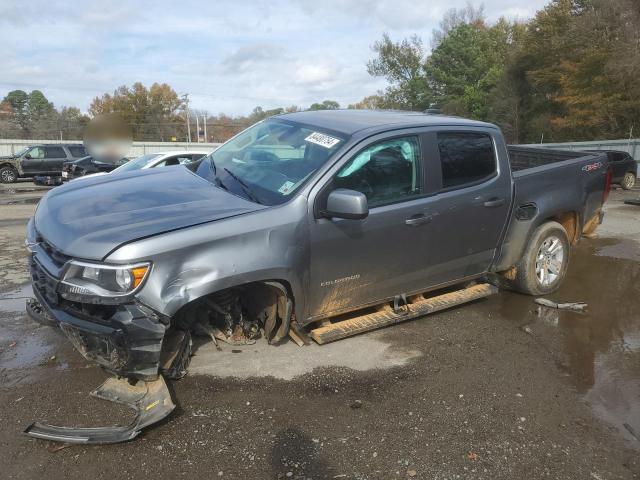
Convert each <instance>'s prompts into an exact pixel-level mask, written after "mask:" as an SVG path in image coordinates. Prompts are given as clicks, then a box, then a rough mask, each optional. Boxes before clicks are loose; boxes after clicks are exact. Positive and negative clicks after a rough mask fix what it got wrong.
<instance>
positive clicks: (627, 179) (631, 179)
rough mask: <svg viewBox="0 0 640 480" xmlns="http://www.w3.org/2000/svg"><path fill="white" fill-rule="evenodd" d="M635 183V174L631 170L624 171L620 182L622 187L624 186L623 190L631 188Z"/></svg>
mask: <svg viewBox="0 0 640 480" xmlns="http://www.w3.org/2000/svg"><path fill="white" fill-rule="evenodd" d="M635 184H636V176H635V175H634V174H633V173H631V172H627V173H625V174H624V178H623V179H622V182H621V185H622V188H624V189H625V190H631V189H632V188H633V186H634V185H635Z"/></svg>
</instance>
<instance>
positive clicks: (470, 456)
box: [467, 452, 478, 462]
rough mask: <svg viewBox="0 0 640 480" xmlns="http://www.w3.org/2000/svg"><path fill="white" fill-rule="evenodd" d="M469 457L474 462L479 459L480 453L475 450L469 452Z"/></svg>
mask: <svg viewBox="0 0 640 480" xmlns="http://www.w3.org/2000/svg"><path fill="white" fill-rule="evenodd" d="M467 458H468V459H469V460H471V461H472V462H473V461H475V460H477V459H478V454H477V453H475V452H469V453H468V454H467Z"/></svg>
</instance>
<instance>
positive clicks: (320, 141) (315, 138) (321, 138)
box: [304, 132, 340, 148]
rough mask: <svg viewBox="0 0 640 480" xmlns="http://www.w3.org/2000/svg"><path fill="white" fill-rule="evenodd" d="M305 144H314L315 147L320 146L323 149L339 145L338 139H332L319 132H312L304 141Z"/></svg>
mask: <svg viewBox="0 0 640 480" xmlns="http://www.w3.org/2000/svg"><path fill="white" fill-rule="evenodd" d="M304 140H305V142H310V143H315V144H316V145H320V146H321V147H324V148H331V147H333V146H335V145H337V144H338V143H340V139H339V138H335V137H332V136H330V135H325V134H324V133H320V132H313V133H312V134H311V135H309V136H308V137H307V138H305V139H304Z"/></svg>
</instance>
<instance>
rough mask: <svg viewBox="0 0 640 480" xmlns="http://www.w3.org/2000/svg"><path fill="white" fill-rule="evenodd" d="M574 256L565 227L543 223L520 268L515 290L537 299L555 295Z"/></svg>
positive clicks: (534, 235)
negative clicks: (571, 256)
mask: <svg viewBox="0 0 640 480" xmlns="http://www.w3.org/2000/svg"><path fill="white" fill-rule="evenodd" d="M570 253H571V244H570V243H569V237H568V235H567V231H566V230H565V229H564V227H563V226H562V225H560V224H559V223H557V222H547V223H543V224H542V225H540V226H539V227H538V228H537V229H536V230H535V231H534V232H533V235H531V238H530V239H529V244H528V245H527V248H526V249H525V251H524V254H523V256H522V259H521V260H520V262H519V263H518V265H516V268H517V273H516V278H515V280H514V283H515V285H514V287H515V289H516V290H518V291H519V292H522V293H526V294H528V295H536V296H537V295H547V294H549V293H552V292H555V291H556V290H557V289H558V288H559V287H560V285H561V284H562V281H563V280H564V277H565V276H566V274H567V268H568V267H569V255H570ZM541 256H542V258H541Z"/></svg>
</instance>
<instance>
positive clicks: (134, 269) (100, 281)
mask: <svg viewBox="0 0 640 480" xmlns="http://www.w3.org/2000/svg"><path fill="white" fill-rule="evenodd" d="M150 268H151V264H150V263H138V264H135V265H101V264H98V263H86V262H76V261H71V262H69V265H68V267H67V269H66V271H65V274H64V277H63V279H62V282H61V284H60V294H61V295H62V296H63V297H64V298H67V299H69V300H75V299H77V297H79V296H97V297H123V296H127V295H130V294H131V293H133V292H134V291H136V290H137V289H138V287H140V285H142V282H144V279H145V278H146V276H147V273H148V272H149V270H150Z"/></svg>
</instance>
